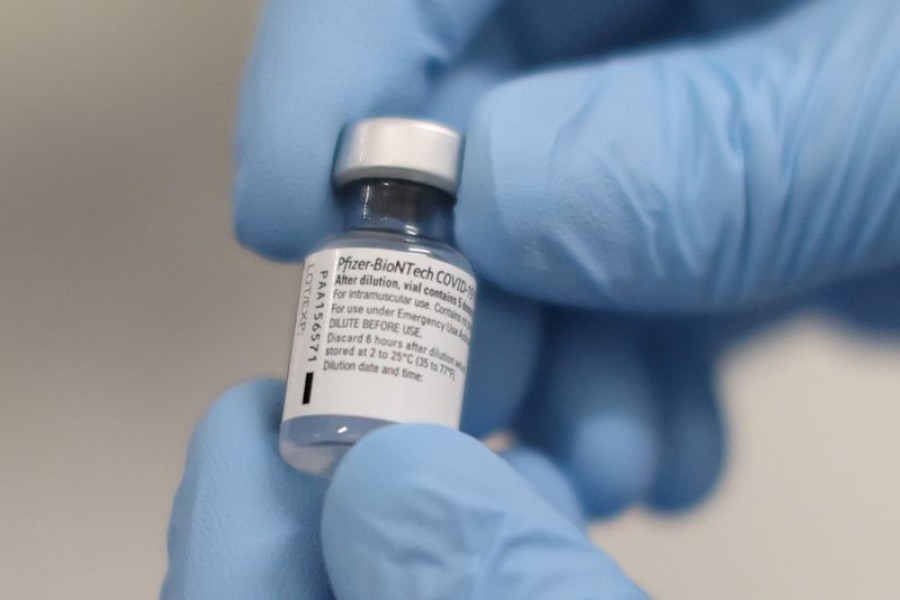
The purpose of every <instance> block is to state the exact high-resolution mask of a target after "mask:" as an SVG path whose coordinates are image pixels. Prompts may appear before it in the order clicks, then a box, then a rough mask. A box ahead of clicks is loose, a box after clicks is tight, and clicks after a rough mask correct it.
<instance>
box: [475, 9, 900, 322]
mask: <svg viewBox="0 0 900 600" xmlns="http://www.w3.org/2000/svg"><path fill="white" fill-rule="evenodd" d="M804 4H805V5H804V6H803V7H802V9H801V10H798V11H795V12H793V13H791V14H789V15H787V16H784V17H782V18H781V19H779V20H778V21H774V22H772V23H766V24H763V25H761V26H757V27H756V28H754V29H750V30H748V31H744V32H742V33H741V34H739V35H737V36H735V37H732V38H728V39H725V40H722V41H718V42H716V43H713V44H695V45H684V44H683V45H680V46H677V47H672V46H669V47H665V48H662V49H659V50H654V51H652V52H647V51H645V52H642V53H640V54H637V55H634V56H630V57H621V58H613V59H607V60H605V61H604V62H603V63H601V64H598V65H587V66H579V67H573V68H568V69H563V70H561V71H556V72H546V73H539V74H536V75H533V76H530V77H525V78H522V79H519V80H515V81H512V82H510V83H507V84H505V85H502V86H500V87H498V88H496V89H495V90H493V91H491V92H490V93H489V94H488V95H487V96H486V97H485V98H484V99H483V100H482V101H481V103H480V106H479V108H478V109H477V110H476V113H475V116H474V118H473V120H472V123H471V125H470V127H469V134H468V138H467V142H466V143H467V145H466V160H465V167H464V170H463V179H462V188H461V189H460V193H459V205H458V208H457V237H458V239H459V242H460V246H461V247H462V249H463V251H464V253H465V254H466V256H467V257H469V259H470V260H471V261H472V262H473V263H474V264H475V266H476V268H477V269H478V270H479V271H480V272H481V273H482V274H483V275H485V276H486V277H487V278H488V279H492V280H493V281H495V282H496V283H498V284H500V285H501V286H502V287H505V288H506V289H507V290H510V291H513V292H518V293H521V294H524V295H527V296H530V297H533V298H538V299H542V300H547V301H551V302H555V303H561V304H567V305H578V306H582V307H587V308H609V307H619V308H628V309H647V310H708V309H716V308H731V307H735V306H740V305H746V304H752V303H758V302H761V301H764V300H768V299H770V298H773V297H777V296H782V295H786V294H789V293H793V292H797V291H801V290H806V289H807V288H811V287H815V286H819V285H822V284H826V283H831V282H834V281H838V280H840V279H843V278H846V277H849V276H854V275H859V274H863V273H867V272H871V271H874V270H877V269H880V268H887V267H890V266H891V265H897V264H900V235H897V232H898V231H900V162H898V160H897V156H898V153H900V119H898V118H897V110H896V107H897V106H898V104H900V77H898V73H900V4H898V3H897V2H896V1H895V0H872V1H870V2H858V1H857V0H825V1H822V2H810V3H804Z"/></svg>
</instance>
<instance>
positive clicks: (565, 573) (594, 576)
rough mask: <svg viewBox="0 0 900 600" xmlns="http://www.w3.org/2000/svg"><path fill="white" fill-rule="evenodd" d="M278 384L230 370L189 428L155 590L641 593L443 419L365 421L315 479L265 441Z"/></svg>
mask: <svg viewBox="0 0 900 600" xmlns="http://www.w3.org/2000/svg"><path fill="white" fill-rule="evenodd" d="M283 394H284V386H283V385H282V384H281V383H280V382H277V381H272V380H263V381H252V382H247V383H244V384H241V385H238V386H236V387H234V388H232V389H231V390H229V391H228V392H226V393H225V394H224V396H223V397H222V398H221V399H220V400H219V401H218V402H216V403H215V404H214V405H213V407H212V408H211V409H210V410H209V412H208V413H207V415H206V417H205V418H204V419H203V421H202V422H201V424H200V426H199V427H198V428H197V431H196V432H195V433H194V436H193V438H192V440H191V446H190V451H189V454H188V461H187V467H186V469H185V476H184V481H183V482H182V484H181V487H180V488H179V490H178V495H177V496H176V498H175V504H174V507H173V510H172V522H171V526H170V529H169V558H170V566H169V572H168V575H167V577H166V582H165V584H164V586H163V592H162V597H163V598H164V599H166V600H169V599H172V600H174V599H182V598H189V599H191V600H203V599H205V598H215V599H216V600H231V599H238V600H242V599H245V598H247V599H250V598H252V599H254V600H269V599H272V600H285V599H288V598H330V597H332V594H334V596H336V597H337V598H338V600H351V599H356V598H359V599H370V598H416V599H418V598H435V599H437V598H485V599H488V598H490V599H491V600H500V599H503V598H510V599H512V598H516V599H518V598H598V597H602V598H613V599H625V598H645V597H646V596H645V595H644V594H643V592H641V591H640V590H639V589H638V588H637V587H636V586H635V585H634V584H633V583H632V582H631V581H630V580H629V579H628V577H627V576H626V575H625V574H623V573H622V571H620V570H619V568H618V567H617V566H616V565H615V563H614V562H613V561H612V560H611V559H610V558H609V556H607V555H606V554H604V553H603V552H602V551H601V550H600V549H598V548H597V547H596V546H595V545H594V544H592V543H591V542H590V541H589V540H588V539H587V538H586V537H585V535H584V534H583V533H582V531H581V529H580V528H579V527H578V526H576V525H574V524H572V523H571V522H569V521H568V520H567V519H566V518H564V517H563V516H562V515H561V514H560V513H559V512H557V511H556V510H555V509H554V508H552V507H551V506H550V505H549V504H548V503H547V502H545V501H544V500H543V499H541V498H540V497H538V496H537V495H536V494H535V493H534V491H533V490H532V488H531V486H530V485H529V484H528V482H527V481H526V480H524V479H522V478H521V477H520V476H518V475H517V474H516V473H515V472H514V471H513V470H512V469H511V468H510V467H509V466H508V465H507V464H506V463H504V461H503V460H501V459H499V458H498V457H497V456H496V455H494V454H492V453H491V452H490V451H489V450H488V449H487V448H485V447H484V446H483V445H482V444H481V443H480V442H478V441H476V440H474V439H472V438H470V437H468V436H466V435H464V434H461V433H458V432H455V431H452V430H450V429H446V428H444V427H439V426H436V425H401V426H393V427H386V428H384V429H381V430H379V431H377V432H374V433H372V434H371V435H369V436H367V437H366V438H365V439H364V440H363V441H361V442H360V443H359V444H358V445H357V447H356V448H354V449H353V450H351V451H350V453H349V454H348V455H347V457H346V458H345V459H344V461H343V462H342V464H341V465H340V467H339V468H338V470H337V472H336V474H335V476H334V479H333V481H332V484H331V487H330V488H329V489H328V490H327V494H326V493H325V485H326V484H325V482H324V480H319V479H315V478H312V477H309V476H307V475H303V474H300V473H297V472H296V471H294V470H293V469H291V468H290V467H289V466H287V464H285V463H284V461H282V459H281V457H280V456H279V454H278V448H277V446H278V426H279V421H280V417H281V406H282V398H283ZM519 460H520V461H521V458H520V459H519ZM525 462H528V460H527V459H526V460H525ZM544 467H545V466H539V467H538V470H545V469H544ZM545 474H546V473H545ZM323 550H324V552H322V551H323ZM323 555H324V560H323ZM324 567H327V576H326V571H325V568H324ZM329 578H330V581H331V584H332V587H333V591H332V589H331V588H330V587H329Z"/></svg>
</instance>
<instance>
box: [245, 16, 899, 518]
mask: <svg viewBox="0 0 900 600" xmlns="http://www.w3.org/2000/svg"><path fill="white" fill-rule="evenodd" d="M789 4H794V3H790V2H783V1H779V0H767V1H766V2H761V1H760V0H695V1H693V2H690V3H684V2H679V1H676V0H638V1H634V2H625V3H623V2H604V1H602V0H599V1H598V0H558V1H556V2H546V1H545V0H515V1H512V0H510V1H508V2H502V1H501V0H430V1H425V0H383V1H380V2H373V1H371V0H343V1H341V2H313V1H310V0H269V2H268V5H267V7H266V10H265V13H264V16H263V20H262V24H261V28H260V33H259V38H258V41H257V45H256V48H255V51H254V54H253V57H252V59H251V62H250V66H249V70H248V73H247V77H246V81H245V84H244V88H243V95H242V98H241V113H240V123H239V128H238V148H237V176H236V183H235V215H236V220H235V227H236V231H237V235H238V237H239V239H240V240H241V241H242V243H243V244H245V245H246V246H248V247H250V248H252V249H254V250H255V251H257V252H259V253H261V254H263V255H265V256H268V257H271V258H274V259H278V260H299V259H301V258H302V257H303V255H304V253H306V251H307V250H308V249H309V248H310V246H311V245H312V244H313V243H315V241H316V240H318V239H319V238H321V237H322V236H323V235H325V234H326V233H329V232H332V231H334V230H336V229H338V228H339V226H340V225H339V221H340V219H339V215H338V209H337V207H336V205H335V203H334V201H333V197H332V193H331V189H330V186H329V170H330V167H331V160H332V154H333V150H334V144H335V140H336V138H337V134H338V132H339V130H340V128H341V126H342V125H344V124H345V123H346V122H348V121H350V120H353V119H356V118H360V117H366V116H372V115H384V114H397V113H400V114H407V115H414V116H415V115H421V116H426V117H433V118H437V119H440V120H444V121H446V122H449V123H451V124H455V125H457V126H465V125H468V141H467V150H466V160H465V167H464V172H463V183H462V188H461V190H460V194H459V205H458V208H457V216H458V219H457V237H458V240H459V243H460V246H461V248H462V250H463V252H464V253H465V254H466V255H467V256H468V257H469V258H470V259H471V261H472V262H473V263H474V265H475V267H476V269H477V270H478V271H479V273H480V274H481V275H482V276H483V278H484V279H486V280H487V281H488V282H490V283H491V284H493V285H494V286H495V287H491V286H489V285H483V286H482V292H481V293H480V298H479V302H478V315H477V318H476V325H475V327H476V331H475V334H474V340H473V348H472V356H471V361H470V364H471V367H470V374H469V382H468V387H467V400H466V405H465V412H464V418H463V426H464V429H465V430H466V431H468V432H470V433H473V434H475V435H481V434H484V433H486V432H490V431H493V430H496V429H500V428H505V427H509V426H510V425H511V424H514V426H515V429H516V430H517V432H518V433H519V434H520V435H521V436H523V437H524V438H525V439H527V440H530V441H531V442H533V443H535V444H537V445H539V446H540V447H542V448H543V449H545V450H549V451H550V452H551V453H552V455H553V458H554V460H556V461H557V462H558V463H560V464H561V465H562V466H563V467H564V469H565V472H566V473H567V476H568V477H569V478H570V479H571V481H572V482H573V483H574V485H575V488H576V489H577V490H578V492H579V494H580V496H581V498H582V500H583V502H584V504H585V505H586V507H587V508H588V510H589V512H590V513H591V515H608V514H612V513H614V512H616V511H617V510H620V509H621V508H623V507H626V506H628V505H629V504H632V503H635V502H646V503H648V504H649V505H650V506H651V507H653V508H656V509H660V510H675V509H681V508H684V507H686V506H689V505H691V504H692V503H693V502H696V501H697V500H698V499H700V498H701V497H703V496H704V494H706V493H707V491H708V490H709V489H710V488H711V486H712V485H713V483H714V482H715V480H716V478H717V476H718V473H719V471H720V467H721V464H722V456H723V446H724V434H723V431H722V424H721V419H720V415H719V411H718V409H717V404H716V394H715V391H714V385H713V378H714V362H715V357H716V355H717V353H718V347H719V346H720V345H721V339H722V337H723V332H732V331H733V330H734V329H735V325H734V324H735V323H736V322H740V321H741V319H742V317H740V316H739V315H732V314H729V315H728V316H727V317H726V318H722V316H721V313H722V312H723V311H738V310H743V309H745V308H746V307H754V308H755V307H759V306H760V305H761V304H764V303H766V302H767V301H770V300H775V299H780V298H786V297H791V296H796V294H798V293H801V292H802V293H804V294H806V293H810V292H812V291H815V290H818V289H820V288H822V287H823V286H826V285H828V284H831V283H834V282H840V281H843V280H845V279H847V278H849V277H852V276H855V275H861V274H869V273H872V272H875V271H878V270H880V269H890V268H892V267H895V266H896V265H898V261H900V201H898V196H900V191H898V190H900V161H898V160H897V156H898V154H900V117H898V110H900V109H898V106H900V78H898V72H900V5H898V3H897V2H896V1H894V0H882V1H878V0H831V1H828V0H822V1H819V2H807V3H802V5H800V6H799V7H797V8H794V9H793V10H792V11H786V10H785V8H786V7H787V6H788V5H789ZM686 5H687V6H690V9H689V10H688V9H685V6H686ZM774 10H780V11H782V12H776V13H773V11H774ZM766 12H768V14H764V13H766ZM762 16H765V17H766V18H768V20H765V21H761V20H760V17H762ZM738 26H740V27H738ZM707 34H710V35H707ZM654 40H658V41H659V42H658V43H656V42H654ZM673 40H674V41H673ZM654 44H655V45H654ZM628 47H639V50H638V51H631V52H628V51H626V50H623V48H626V49H627V48H628ZM611 51H612V52H611ZM873 277H874V276H873ZM891 277H892V278H893V279H892V281H894V282H897V281H900V277H898V275H897V274H896V273H894V274H892V275H891ZM887 278H888V276H884V277H882V278H880V280H881V281H885V280H887ZM887 285H888V286H890V284H887ZM893 285H894V286H895V287H894V288H890V287H883V285H882V286H879V285H878V284H877V283H876V284H875V285H874V288H872V286H870V289H875V290H876V292H875V294H874V296H872V297H873V298H875V300H876V301H874V302H872V301H867V300H862V301H859V302H855V301H854V298H856V297H857V295H856V294H849V296H848V295H847V294H846V293H844V294H841V295H839V299H840V304H841V305H842V306H843V307H845V308H846V307H849V308H850V309H851V310H852V312H854V313H863V314H864V315H871V312H872V311H873V310H876V311H877V310H881V311H882V312H886V313H888V315H890V314H893V315H896V313H897V310H896V305H897V301H896V283H895V284H893ZM500 289H502V290H504V291H500ZM885 289H887V290H890V289H893V290H894V292H893V294H894V298H895V301H894V302H880V303H879V302H877V298H878V297H879V294H881V295H882V296H883V294H884V290H885ZM879 290H880V291H879ZM539 302H548V303H553V304H556V305H560V306H568V307H570V309H571V308H572V307H574V308H578V309H583V310H582V311H581V312H577V311H572V310H563V309H558V308H557V309H554V310H547V309H545V308H544V305H542V304H539ZM601 311H603V313H604V314H601ZM613 311H614V314H615V315H616V316H612V314H613ZM629 311H630V312H631V313H632V314H634V313H636V312H639V313H642V314H643V315H645V316H643V317H640V318H638V317H634V316H632V317H625V316H622V315H623V313H626V312H629ZM686 313H691V314H692V315H693V316H691V317H690V318H688V317H686V316H683V317H678V315H685V314H686ZM648 314H656V315H660V314H662V315H666V320H665V321H658V320H656V319H654V318H649V317H647V316H646V315H648ZM863 320H865V317H863ZM897 320H898V318H897V317H896V316H895V317H894V321H895V322H896V321H897ZM880 322H881V321H879V323H880ZM661 349H664V350H661ZM526 395H530V398H529V401H528V403H527V405H523V399H524V398H525V396H526ZM523 406H527V407H526V408H525V409H524V410H523V409H522V407H523Z"/></svg>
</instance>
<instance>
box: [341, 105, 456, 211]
mask: <svg viewBox="0 0 900 600" xmlns="http://www.w3.org/2000/svg"><path fill="white" fill-rule="evenodd" d="M461 150H462V136H461V135H460V134H459V132H457V131H455V130H453V129H450V128H449V127H447V126H445V125H441V124H439V123H434V122H432V121H421V120H418V119H404V118H399V117H379V118H375V119H365V120H362V121H357V122H356V123H351V124H349V125H347V127H345V128H344V131H343V133H342V134H341V139H340V142H339V146H338V150H337V155H336V157H335V162H334V174H333V176H334V184H335V186H336V187H338V188H340V187H343V186H344V185H346V184H348V183H350V182H353V181H358V180H360V179H371V178H378V179H381V178H385V179H404V180H407V181H415V182H418V183H424V184H426V185H430V186H433V187H436V188H439V189H441V190H444V191H445V192H448V193H450V194H456V188H457V187H458V186H459V169H460V153H461Z"/></svg>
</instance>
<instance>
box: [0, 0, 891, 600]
mask: <svg viewBox="0 0 900 600" xmlns="http://www.w3.org/2000/svg"><path fill="white" fill-rule="evenodd" d="M256 10H257V6H255V5H254V4H253V3H243V2H237V1H232V0H224V1H223V0H218V1H216V2H214V1H212V0H195V1H193V2H183V1H176V0H153V1H151V0H124V1H123V0H91V1H89V2H65V1H63V0H46V1H44V2H26V1H25V0H20V1H18V2H12V3H10V2H7V3H5V4H4V6H3V10H2V13H3V16H2V18H0V75H2V77H0V473H2V475H3V481H2V484H0V597H3V598H71V599H81V598H85V599H96V598H129V599H130V598H152V597H155V596H156V594H157V593H158V586H159V582H160V580H161V578H162V575H163V572H164V569H165V546H164V540H165V529H166V522H167V518H168V511H169V506H170V502H171V496H172V493H173V492H174V490H175V487H176V485H177V482H178V479H179V477H180V470H181V467H182V463H183V458H184V451H185V446H186V443H187V439H188V435H189V433H190V431H191V428H192V425H193V423H194V422H195V420H196V418H197V417H198V415H199V414H200V413H201V412H202V411H203V409H204V407H205V406H206V405H207V403H208V402H209V401H210V400H211V399H212V398H214V397H215V396H216V395H217V394H218V392H220V391H221V390H222V389H223V388H224V387H226V386H227V385H228V384H229V383H231V382H233V381H236V380H238V379H241V378H244V377H247V376H251V375H258V374H279V373H281V372H282V371H283V368H284V365H285V364H286V353H287V346H288V340H289V335H290V326H291V322H292V311H293V310H294V302H295V295H296V289H297V283H296V281H295V278H296V270H295V269H294V268H292V267H290V266H276V265H271V264H267V263H265V262H263V261H262V260H259V259H257V258H255V257H253V256H251V255H250V254H249V253H247V252H245V251H242V250H241V249H240V248H239V247H238V246H237V245H236V244H235V243H234V242H233V241H232V238H231V233H230V230H231V223H230V206H229V186H230V166H231V159H230V152H231V128H232V118H233V113H234V98H235V90H236V89H237V86H238V82H239V78H240V73H241V69H242V65H243V61H244V57H245V54H246V51H247V49H248V47H249V42H250V38H251V35H252V31H253V27H254V22H255V18H256ZM723 388H724V390H725V391H726V394H727V405H726V409H727V411H728V413H729V417H730V423H731V429H732V434H733V449H732V452H731V465H730V466H731V469H730V471H729V475H728V478H727V479H726V481H725V483H724V485H723V486H722V488H721V489H720V492H719V493H718V495H717V496H716V497H715V498H714V499H713V500H712V501H711V502H710V503H709V504H707V506H706V507H705V510H703V511H701V512H699V513H695V514H693V515H691V516H689V517H683V518H679V519H676V520H668V521H663V520H658V519H654V518H652V517H648V516H645V515H643V514H640V513H632V514H629V515H626V517H625V518H623V519H620V520H618V521H616V522H614V523H610V524H606V525H602V526H598V527H597V528H596V529H595V531H594V534H595V537H596V539H597V540H598V541H600V542H602V543H603V545H604V546H605V547H607V548H608V549H609V550H610V551H611V552H612V553H613V554H614V555H615V556H617V557H618V558H619V559H620V560H621V561H622V562H623V563H624V565H625V566H626V568H627V569H628V570H629V571H630V572H631V573H632V574H633V575H634V576H635V577H636V578H637V579H638V580H639V581H641V582H642V583H643V584H644V585H645V586H646V587H647V588H648V589H649V590H650V591H652V592H653V593H655V594H656V595H658V596H659V597H664V598H683V599H685V600H687V599H692V600H695V599H703V598H709V599H714V598H715V599H718V598H848V597H857V598H892V597H896V596H897V593H898V591H897V589H898V584H897V580H896V574H895V568H896V558H897V557H898V556H900V542H898V541H897V540H898V539H900V511H898V510H897V507H898V506H900V473H898V469H897V463H898V458H900V347H898V346H890V345H888V344H887V343H886V342H880V343H879V342H874V341H872V340H865V339H863V338H860V337H855V336H854V335H852V334H851V333H850V332H847V331H845V330H841V329H838V328H837V327H836V326H834V325H832V324H829V323H827V322H822V321H818V320H814V319H806V320H801V321H795V322H793V323H791V324H790V325H789V326H788V327H787V328H786V329H783V330H781V331H779V332H774V333H771V334H768V335H767V336H765V337H763V338H759V339H757V340H755V341H754V342H753V343H752V345H750V346H748V347H746V348H745V349H743V350H742V351H740V352H738V353H736V354H735V355H734V356H733V357H732V359H731V360H730V361H729V362H728V365H727V368H726V369H725V372H724V373H723Z"/></svg>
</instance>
